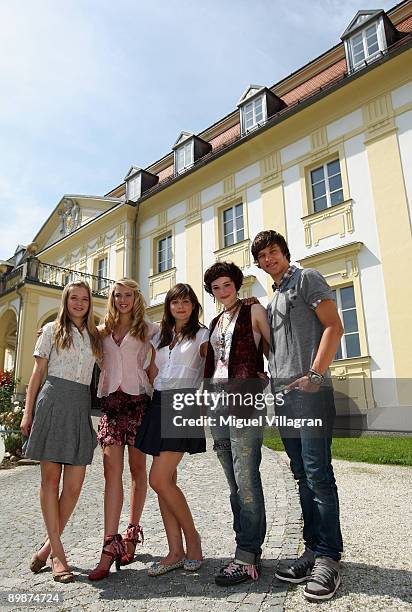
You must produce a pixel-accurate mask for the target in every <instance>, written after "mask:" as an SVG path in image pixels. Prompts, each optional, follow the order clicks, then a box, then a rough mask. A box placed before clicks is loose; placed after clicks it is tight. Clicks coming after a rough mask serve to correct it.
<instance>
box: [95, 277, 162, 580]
mask: <svg viewBox="0 0 412 612" xmlns="http://www.w3.org/2000/svg"><path fill="white" fill-rule="evenodd" d="M144 314H145V302H144V299H143V296H142V294H141V293H140V291H139V287H138V284H137V283H136V282H135V281H133V280H131V279H126V278H123V279H121V280H119V281H117V282H116V284H115V285H114V287H113V288H112V290H111V292H110V295H109V300H108V305H107V311H106V315H105V318H104V324H103V326H102V328H101V329H100V332H101V334H102V336H103V367H102V371H101V374H100V380H99V387H98V391H97V395H98V397H100V398H101V404H102V411H103V416H102V418H101V420H100V423H99V429H98V436H97V440H98V443H99V444H100V445H101V447H102V449H103V465H104V476H105V492H104V543H103V550H102V554H101V557H100V561H99V564H98V565H97V567H96V568H95V569H94V570H93V571H92V572H91V573H90V574H89V580H101V579H102V578H106V577H107V575H108V574H109V571H110V566H111V565H112V563H113V561H116V568H117V569H119V567H120V565H126V564H127V563H130V562H131V561H133V558H134V552H135V548H136V545H137V543H139V542H143V532H142V528H141V527H140V524H139V523H140V517H141V514H142V511H143V506H144V503H145V499H146V491H147V476H146V456H145V454H144V453H142V452H141V451H140V450H138V449H137V448H135V447H134V441H135V437H136V431H137V428H138V427H139V425H140V423H141V421H142V417H143V415H144V413H145V411H146V407H147V402H148V399H149V396H150V395H151V392H152V387H151V382H150V380H149V378H150V372H151V369H153V364H152V363H151V364H150V365H149V366H148V367H145V366H146V360H147V357H148V354H149V353H150V350H151V348H152V347H151V344H150V340H151V338H152V336H153V335H154V334H155V333H156V332H157V331H158V327H157V326H156V325H155V324H153V323H150V322H149V321H146V320H145V318H144ZM153 354H154V351H153V352H152V355H153ZM126 445H127V447H128V457H129V468H130V474H131V480H132V488H131V494H130V520H129V525H128V527H127V529H126V531H125V533H124V534H123V537H122V536H121V535H120V534H119V533H118V530H119V521H120V514H121V511H122V506H123V480H122V476H123V459H124V449H125V446H126Z"/></svg>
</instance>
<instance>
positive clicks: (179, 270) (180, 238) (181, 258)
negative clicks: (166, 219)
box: [174, 219, 187, 283]
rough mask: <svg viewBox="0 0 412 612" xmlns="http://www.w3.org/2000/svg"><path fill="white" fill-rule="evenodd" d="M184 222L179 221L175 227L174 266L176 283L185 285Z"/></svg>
mask: <svg viewBox="0 0 412 612" xmlns="http://www.w3.org/2000/svg"><path fill="white" fill-rule="evenodd" d="M185 225H186V222H185V220H184V219H183V221H179V222H178V223H176V225H175V254H174V255H175V266H176V283H186V282H187V277H186V234H185Z"/></svg>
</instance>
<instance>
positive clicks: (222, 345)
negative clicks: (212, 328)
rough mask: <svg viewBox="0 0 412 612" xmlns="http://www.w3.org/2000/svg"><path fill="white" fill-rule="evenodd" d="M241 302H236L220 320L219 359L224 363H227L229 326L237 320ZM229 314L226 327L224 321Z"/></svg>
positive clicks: (224, 312) (225, 311)
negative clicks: (227, 333) (236, 316)
mask: <svg viewBox="0 0 412 612" xmlns="http://www.w3.org/2000/svg"><path fill="white" fill-rule="evenodd" d="M239 302H240V300H236V302H235V303H234V304H233V306H231V307H230V308H228V309H227V310H226V309H225V310H224V311H223V314H222V316H221V317H220V320H219V336H218V349H219V359H220V361H223V362H224V361H225V354H226V332H227V330H228V328H229V325H230V324H231V322H232V321H233V319H234V318H235V315H236V313H237V310H238V306H239ZM227 312H229V313H230V315H229V318H228V319H227V323H226V325H225V326H224V323H223V319H224V316H225V314H226V313H227Z"/></svg>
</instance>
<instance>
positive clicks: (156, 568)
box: [147, 559, 185, 576]
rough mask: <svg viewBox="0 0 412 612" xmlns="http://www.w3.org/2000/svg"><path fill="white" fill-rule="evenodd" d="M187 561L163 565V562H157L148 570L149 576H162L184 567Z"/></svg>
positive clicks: (181, 560)
mask: <svg viewBox="0 0 412 612" xmlns="http://www.w3.org/2000/svg"><path fill="white" fill-rule="evenodd" d="M184 562H185V559H180V561H176V563H162V562H161V561H155V563H152V565H151V566H150V567H149V569H148V570H147V573H148V575H149V576H162V575H163V574H167V573H168V572H171V571H172V570H175V569H179V568H181V567H183V565H184Z"/></svg>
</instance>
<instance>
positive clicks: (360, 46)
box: [350, 23, 379, 68]
mask: <svg viewBox="0 0 412 612" xmlns="http://www.w3.org/2000/svg"><path fill="white" fill-rule="evenodd" d="M350 44H351V47H352V58H353V65H354V67H355V68H356V66H359V64H363V63H364V61H365V60H366V59H370V58H371V57H373V56H374V55H375V53H379V42H378V24H377V23H372V25H370V26H369V27H368V28H365V29H364V30H361V31H360V32H359V33H358V34H355V36H353V37H352V38H351V39H350Z"/></svg>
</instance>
